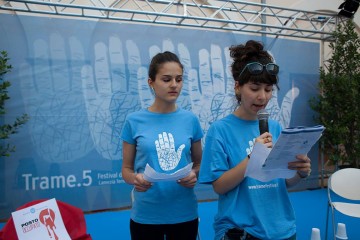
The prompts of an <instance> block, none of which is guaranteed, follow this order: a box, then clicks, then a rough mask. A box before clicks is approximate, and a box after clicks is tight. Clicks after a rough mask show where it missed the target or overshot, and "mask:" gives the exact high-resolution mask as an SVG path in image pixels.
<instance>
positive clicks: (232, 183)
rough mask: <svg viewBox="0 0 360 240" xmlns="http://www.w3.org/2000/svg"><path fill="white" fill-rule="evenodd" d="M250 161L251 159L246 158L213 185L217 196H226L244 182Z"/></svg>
mask: <svg viewBox="0 0 360 240" xmlns="http://www.w3.org/2000/svg"><path fill="white" fill-rule="evenodd" d="M248 161H249V158H248V157H246V158H245V159H244V160H243V161H241V162H240V163H239V164H238V165H236V166H235V167H234V168H232V169H230V170H228V171H226V172H225V173H224V174H223V175H221V177H219V178H218V179H216V180H215V181H214V182H213V183H212V185H213V188H214V191H215V192H216V193H217V194H225V193H227V192H229V191H230V190H232V189H233V188H235V187H236V186H237V185H239V184H240V183H241V182H242V181H243V180H244V176H245V170H246V166H247V163H248Z"/></svg>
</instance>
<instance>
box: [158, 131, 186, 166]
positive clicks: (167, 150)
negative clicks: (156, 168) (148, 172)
mask: <svg viewBox="0 0 360 240" xmlns="http://www.w3.org/2000/svg"><path fill="white" fill-rule="evenodd" d="M155 146H156V152H157V155H158V160H159V164H160V167H161V169H162V170H164V171H169V170H172V169H174V168H176V166H177V165H178V164H179V161H180V159H181V153H182V150H183V149H184V148H185V144H181V145H180V146H179V148H178V150H177V151H175V141H174V137H173V135H172V134H171V133H166V132H163V133H160V134H159V140H156V141H155Z"/></svg>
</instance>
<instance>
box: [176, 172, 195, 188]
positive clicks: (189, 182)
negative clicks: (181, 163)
mask: <svg viewBox="0 0 360 240" xmlns="http://www.w3.org/2000/svg"><path fill="white" fill-rule="evenodd" d="M177 182H178V183H179V184H180V185H181V186H183V187H187V188H193V187H195V185H196V183H197V175H196V173H195V171H194V170H191V172H190V173H189V175H187V176H186V177H184V178H181V179H179V180H178V181H177Z"/></svg>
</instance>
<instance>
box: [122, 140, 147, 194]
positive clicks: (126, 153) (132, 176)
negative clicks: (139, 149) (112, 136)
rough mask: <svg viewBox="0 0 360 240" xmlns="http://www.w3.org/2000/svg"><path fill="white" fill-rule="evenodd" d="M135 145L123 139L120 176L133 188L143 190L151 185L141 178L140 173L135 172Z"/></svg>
mask: <svg viewBox="0 0 360 240" xmlns="http://www.w3.org/2000/svg"><path fill="white" fill-rule="evenodd" d="M135 154H136V146H135V145H133V144H130V143H127V142H125V141H123V163H122V169H121V173H122V177H123V178H124V180H125V182H126V183H128V184H131V185H134V187H135V190H136V191H139V192H145V191H147V190H148V189H149V188H150V187H151V183H150V182H148V181H146V180H145V179H144V178H143V174H142V173H135V171H134V163H135Z"/></svg>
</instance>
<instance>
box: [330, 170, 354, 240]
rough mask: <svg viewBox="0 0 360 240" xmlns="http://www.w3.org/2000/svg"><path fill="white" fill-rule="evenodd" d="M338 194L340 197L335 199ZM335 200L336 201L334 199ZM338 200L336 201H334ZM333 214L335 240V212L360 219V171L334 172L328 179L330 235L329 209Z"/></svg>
mask: <svg viewBox="0 0 360 240" xmlns="http://www.w3.org/2000/svg"><path fill="white" fill-rule="evenodd" d="M334 193H335V194H337V195H338V196H340V197H341V199H340V198H339V197H337V198H335V196H336V195H334ZM334 198H335V199H334ZM333 199H334V200H336V201H333ZM330 207H331V213H332V226H333V233H334V235H333V236H334V239H335V234H336V233H335V228H336V224H335V210H336V211H338V212H341V213H342V214H344V215H347V216H351V217H355V218H360V169H357V168H344V169H341V170H338V171H336V172H334V173H333V174H332V175H331V176H330V177H329V179H328V207H327V214H326V232H325V235H326V236H325V239H326V240H327V235H328V221H329V208H330Z"/></svg>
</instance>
